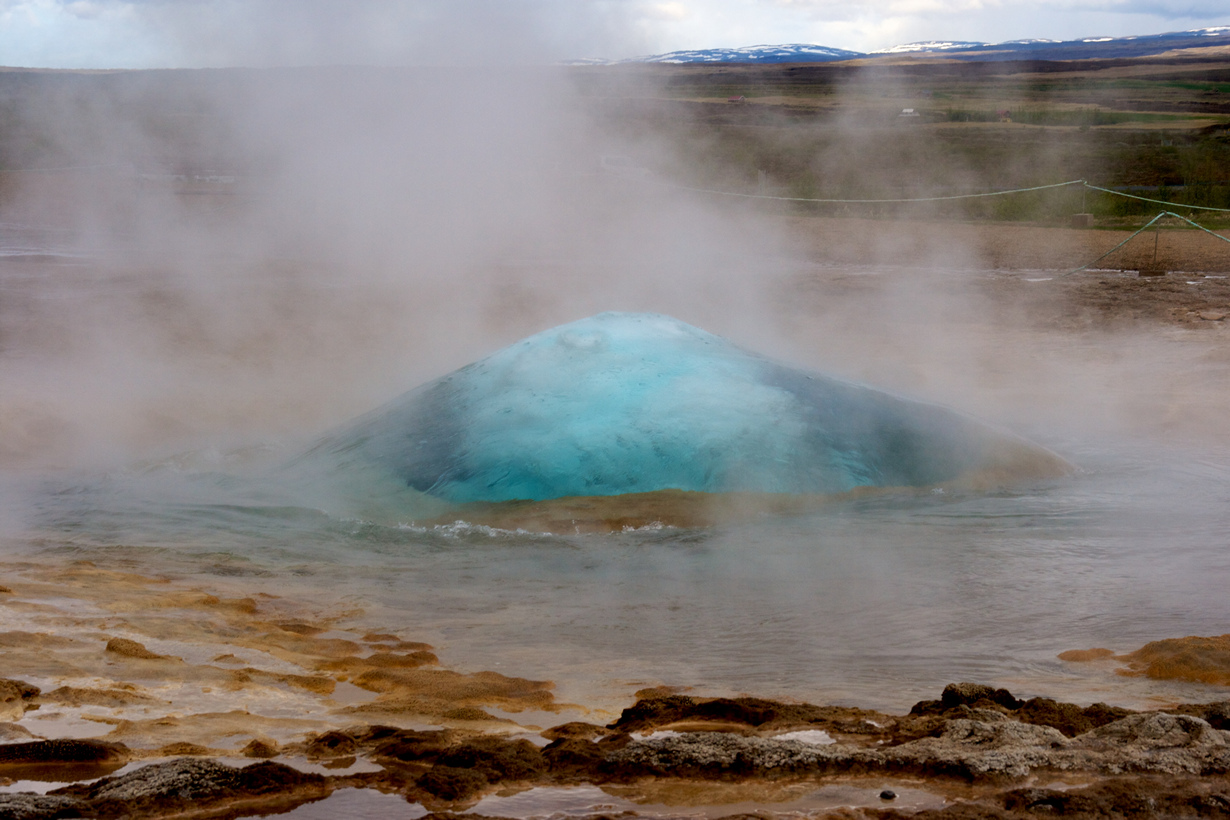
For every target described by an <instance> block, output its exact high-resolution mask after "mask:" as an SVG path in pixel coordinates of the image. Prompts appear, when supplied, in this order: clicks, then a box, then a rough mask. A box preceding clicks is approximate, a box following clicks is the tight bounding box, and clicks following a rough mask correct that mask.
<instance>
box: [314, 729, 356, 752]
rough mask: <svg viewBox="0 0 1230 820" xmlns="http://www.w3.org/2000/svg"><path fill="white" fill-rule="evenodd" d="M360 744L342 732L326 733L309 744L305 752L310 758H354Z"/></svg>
mask: <svg viewBox="0 0 1230 820" xmlns="http://www.w3.org/2000/svg"><path fill="white" fill-rule="evenodd" d="M357 748H358V744H356V743H355V741H354V738H352V737H350V735H348V734H344V733H342V732H336V731H334V732H325V733H324V734H320V735H317V736H316V737H314V738H312V740H311V741H309V742H308V745H307V749H306V750H305V751H306V753H307V756H308V757H314V758H322V757H352V756H354V753H355V751H356V749H357Z"/></svg>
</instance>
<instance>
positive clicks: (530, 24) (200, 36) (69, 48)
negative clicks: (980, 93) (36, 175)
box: [0, 0, 1230, 68]
mask: <svg viewBox="0 0 1230 820" xmlns="http://www.w3.org/2000/svg"><path fill="white" fill-rule="evenodd" d="M1227 24H1230V4H1227V2H1226V0H0V65H7V66H35V67H51V68H159V67H163V68H179V67H201V66H224V65H305V64H322V63H324V64H333V63H380V64H421V63H432V64H439V63H453V62H472V61H484V62H493V63H499V62H508V61H515V62H523V63H524V62H531V63H533V62H550V61H554V60H559V59H567V58H576V57H605V58H622V57H631V56H636V55H640V54H650V53H660V52H664V51H674V50H678V49H688V48H704V47H714V46H744V45H755V44H761V43H817V44H820V45H827V46H835V47H838V48H847V49H852V50H856V51H871V50H875V49H880V48H887V47H889V46H893V45H897V44H900V43H906V42H913V41H917V40H932V39H937V40H938V39H943V40H983V41H991V42H999V41H1003V40H1012V39H1020V38H1027V37H1043V38H1050V39H1057V40H1065V39H1076V38H1082V37H1096V36H1119V35H1125V34H1153V33H1160V32H1165V31H1181V30H1185V29H1191V28H1204V27H1207V26H1214V25H1227Z"/></svg>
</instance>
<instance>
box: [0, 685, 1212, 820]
mask: <svg viewBox="0 0 1230 820" xmlns="http://www.w3.org/2000/svg"><path fill="white" fill-rule="evenodd" d="M4 685H5V686H9V687H17V688H18V689H19V690H21V691H23V692H24V696H25V697H27V698H37V697H38V693H37V692H33V693H31V692H29V688H28V687H22V685H21V684H20V683H19V682H15V681H7V682H5V684H4ZM541 737H542V739H543V740H544V741H545V745H543V744H540V743H535V742H531V741H530V740H528V739H526V738H523V737H522V738H509V737H508V736H507V735H503V734H490V733H482V732H473V731H464V730H456V729H436V730H428V731H422V730H410V729H399V728H396V727H393V726H386V725H380V724H357V725H354V726H352V727H349V728H347V729H344V730H340V731H338V730H333V731H327V732H323V733H314V734H309V735H308V736H307V737H306V738H305V739H304V740H303V741H301V742H299V743H296V744H291V745H287V746H284V747H282V748H274V747H271V746H269V745H267V744H260V743H252V744H249V746H248V747H246V748H245V749H244V750H243V754H244V755H245V756H247V757H250V758H267V757H278V756H280V757H284V758H285V759H286V760H287V761H288V762H289V763H291V765H286V764H284V763H280V762H274V761H269V760H263V761H261V762H254V763H250V764H248V765H242V766H234V765H227V764H225V763H220V762H217V761H215V760H211V759H209V757H208V756H206V755H204V754H200V753H198V754H191V752H192V751H193V750H191V749H185V750H184V751H185V752H188V754H182V755H180V756H177V757H175V758H173V759H170V760H164V761H160V762H156V763H150V764H149V765H145V766H142V767H139V768H135V769H134V770H132V771H128V772H126V773H123V774H119V775H110V776H103V777H101V778H100V779H97V780H93V781H89V782H81V783H75V784H73V785H69V786H64V787H61V788H56V789H52V790H50V791H48V792H47V793H46V794H38V793H34V792H24V793H15V794H13V793H10V794H3V795H0V817H11V818H23V819H26V818H28V819H30V820H33V819H34V818H59V817H134V818H136V817H221V816H225V817H239V816H252V815H267V814H273V813H279V812H284V811H287V810H289V809H291V808H294V807H296V806H299V805H302V804H305V803H309V802H313V801H318V800H321V799H322V798H327V797H329V796H330V795H331V794H333V793H335V792H337V791H338V790H341V789H375V790H379V791H380V792H383V793H387V794H396V795H399V796H402V797H404V799H405V800H407V801H411V802H415V803H419V804H421V805H422V806H424V807H425V809H427V810H430V811H433V812H435V813H437V814H439V815H441V816H448V815H451V814H455V813H457V812H458V811H463V810H465V809H467V808H469V807H471V806H473V805H474V803H475V802H476V800H477V799H478V798H479V797H481V796H483V795H485V794H490V793H493V792H499V793H503V794H507V793H510V792H515V791H519V790H525V789H530V788H534V787H568V786H577V785H580V784H592V785H597V786H599V787H602V788H604V790H605V789H610V790H611V791H612V793H617V794H622V795H623V796H625V797H629V796H630V797H633V798H634V799H635V798H636V797H637V796H638V795H639V797H640V798H641V799H642V800H644V801H646V802H648V803H655V804H656V802H657V801H658V800H661V799H662V795H663V794H666V793H669V792H670V791H672V790H674V791H675V792H677V793H679V794H687V793H690V794H691V795H692V796H693V800H694V801H696V802H700V803H704V802H706V800H705V797H704V795H705V794H706V790H707V789H711V790H712V791H713V792H714V793H717V792H719V791H721V790H722V788H723V787H724V786H728V785H729V784H732V783H736V784H738V785H739V787H741V788H743V789H745V790H747V789H750V788H752V787H753V786H759V787H760V793H761V794H762V795H764V794H766V793H772V792H773V791H774V790H776V791H777V792H779V793H782V794H785V793H786V792H788V791H789V790H790V789H791V788H793V789H795V790H796V791H797V789H798V787H799V786H800V785H801V784H802V785H806V786H810V787H812V788H815V789H820V788H821V787H823V786H825V785H826V784H830V785H831V784H836V783H844V784H861V785H862V786H863V787H864V789H867V788H879V787H880V786H883V788H879V793H878V795H877V797H878V800H877V801H876V803H877V804H876V805H851V806H843V807H839V808H833V809H832V810H829V811H824V810H821V811H815V812H809V814H810V815H811V816H815V817H821V816H825V817H829V816H831V817H846V818H851V817H868V818H870V817H876V818H890V817H900V816H914V817H919V818H923V817H928V818H929V817H937V818H939V817H945V818H947V817H951V818H964V817H1003V818H1009V817H1036V816H1038V815H1040V814H1045V815H1049V816H1073V817H1106V818H1118V817H1155V816H1156V817H1227V816H1230V701H1220V702H1215V703H1208V704H1200V705H1184V706H1181V707H1176V708H1172V709H1168V710H1160V711H1151V712H1133V711H1131V710H1127V709H1123V708H1116V707H1111V706H1106V705H1105V704H1100V703H1099V704H1094V705H1092V706H1089V707H1084V708H1082V707H1079V706H1075V705H1073V704H1068V703H1057V702H1055V701H1053V700H1050V699H1047V698H1032V699H1029V700H1024V701H1022V700H1019V699H1017V698H1015V697H1014V696H1013V695H1012V694H1011V693H1009V692H1008V691H1006V690H1004V689H992V688H991V687H989V686H981V685H978V684H970V683H961V684H951V685H949V686H948V687H946V688H945V689H944V691H943V693H942V694H941V697H940V698H939V699H938V700H934V701H924V702H920V703H918V704H916V705H915V706H914V708H913V709H912V710H911V711H910V712H909V713H908V714H905V715H888V714H883V713H880V712H873V711H867V710H862V709H857V708H849V707H834V706H813V705H811V704H802V703H800V704H789V703H781V702H775V701H768V700H761V699H757V698H751V697H741V698H733V699H730V698H714V699H709V698H698V697H689V696H683V695H678V694H672V693H670V692H667V691H651V692H644V693H642V697H641V698H640V699H639V700H638V701H637V702H636V703H635V705H633V706H631V707H629V708H628V709H625V710H624V712H623V713H622V714H621V715H620V716H619V718H618V719H617V720H615V721H614V722H612V723H610V724H608V725H596V724H591V723H583V722H569V723H565V724H562V725H559V726H555V727H552V728H550V729H547V730H545V731H543V732H542V733H541ZM200 751H204V750H200ZM134 757H135V755H134V754H133V752H132V751H131V750H130V749H128V748H127V747H126V746H124V745H123V744H118V743H109V742H105V741H93V740H76V741H74V740H60V741H55V740H44V741H30V742H24V743H10V744H7V745H4V746H0V772H3V773H4V775H5V776H7V777H9V778H13V777H22V776H23V770H30V769H38V770H39V771H40V772H42V773H43V776H44V777H47V776H48V773H49V772H52V771H54V770H57V769H64V770H72V771H73V772H75V773H77V774H78V775H85V776H88V775H91V774H92V775H94V776H97V775H98V774H100V773H102V772H104V771H105V770H106V769H108V768H111V769H112V770H114V769H116V768H118V767H119V766H122V765H123V764H124V763H126V762H128V761H130V760H132V759H133V758H134ZM356 758H360V759H362V760H365V761H369V762H371V763H373V764H375V765H374V766H373V767H371V768H370V769H369V770H367V771H364V772H363V773H361V774H352V773H343V774H337V775H328V774H319V773H315V772H305V771H302V770H301V769H300V768H298V767H296V766H295V765H294V764H295V763H296V762H299V763H302V761H317V762H320V761H324V762H326V763H327V764H332V765H333V766H335V767H336V766H341V767H343V768H345V767H348V766H353V764H354V762H355V759H356ZM90 767H94V769H95V771H93V772H90V771H88V769H89V768H90ZM872 784H875V786H874V787H873V786H872ZM897 790H902V791H903V792H904V791H906V790H912V791H919V790H921V791H922V792H926V793H929V794H931V795H932V796H933V798H934V800H933V802H932V807H931V808H922V809H918V808H917V807H908V808H898V807H897V806H895V802H896V800H897V797H898V794H897ZM710 802H717V801H710ZM639 813H640V812H628V811H623V812H621V813H620V816H630V815H631V816H635V815H636V814H639ZM645 813H646V814H649V815H651V816H671V815H674V816H686V815H688V814H689V813H690V812H689V810H688V807H687V805H686V803H685V804H683V805H679V803H678V801H676V805H675V807H674V808H669V807H668V806H663V805H650V806H648V807H647V809H646V811H645ZM585 814H586V815H587V816H594V815H601V814H602V812H601V811H597V812H595V811H589V812H585ZM773 815H774V812H773V802H772V800H769V801H765V802H762V803H761V808H760V810H759V811H757V812H756V816H758V817H772V816H773ZM322 816H324V815H322Z"/></svg>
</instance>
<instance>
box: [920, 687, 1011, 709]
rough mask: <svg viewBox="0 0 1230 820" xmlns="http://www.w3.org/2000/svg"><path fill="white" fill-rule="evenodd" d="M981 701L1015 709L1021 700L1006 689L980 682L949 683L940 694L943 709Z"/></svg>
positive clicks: (976, 703)
mask: <svg viewBox="0 0 1230 820" xmlns="http://www.w3.org/2000/svg"><path fill="white" fill-rule="evenodd" d="M982 701H987V702H988V703H989V704H995V705H998V706H1002V707H1004V708H1005V709H1010V710H1011V709H1017V708H1018V707H1020V705H1021V702H1020V701H1019V700H1017V699H1016V698H1014V697H1013V696H1012V693H1011V692H1009V691H1008V690H1007V689H993V688H992V687H990V686H986V685H984V684H981V683H950V684H948V685H947V686H945V687H944V691H943V692H942V693H941V694H940V705H941V706H943V708H945V709H954V708H956V707H958V706H971V707H976V706H979V705H980V704H981V702H982Z"/></svg>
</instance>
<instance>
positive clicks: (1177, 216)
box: [656, 179, 1230, 276]
mask: <svg viewBox="0 0 1230 820" xmlns="http://www.w3.org/2000/svg"><path fill="white" fill-rule="evenodd" d="M656 184H659V185H667V186H669V187H671V188H675V189H678V190H684V191H692V192H694V193H702V194H713V195H717V196H729V197H741V198H747V199H766V200H773V201H777V202H817V203H826V204H850V205H854V204H865V205H874V204H887V203H909V202H942V201H947V200H955V199H978V198H982V197H993V196H1007V195H1009V194H1022V193H1028V192H1031V191H1045V190H1050V189H1055V188H1067V187H1069V186H1073V185H1080V186H1083V187H1084V188H1086V189H1089V190H1091V191H1100V192H1101V193H1104V194H1111V195H1112V196H1121V197H1125V198H1127V199H1135V200H1140V201H1142V202H1152V203H1156V204H1159V205H1171V206H1178V207H1181V208H1185V209H1192V210H1199V211H1216V212H1218V213H1230V208H1213V207H1209V206H1206V205H1180V204H1179V203H1175V202H1167V201H1166V200H1163V199H1150V198H1149V197H1143V196H1136V195H1134V194H1128V193H1124V192H1123V191H1116V190H1114V189H1113V188H1103V187H1101V186H1098V185H1093V184H1090V183H1089V182H1087V181H1086V180H1083V179H1073V180H1069V181H1068V182H1056V183H1053V184H1051V185H1036V186H1033V187H1030V188H1010V189H1007V190H1002V191H987V192H984V193H977V194H957V195H953V196H931V197H913V198H901V199H815V198H810V197H785V196H768V195H765V194H744V193H736V192H732V191H718V190H712V189H708V188H692V187H689V186H686V185H673V184H671V183H663V182H657V183H656ZM1166 217H1173V218H1175V219H1180V220H1182V221H1184V222H1186V223H1187V224H1189V225H1191V226H1192V227H1193V228H1197V229H1198V230H1201V231H1204V232H1205V233H1207V234H1208V235H1210V236H1215V237H1217V238H1218V239H1220V240H1221V241H1222V242H1225V243H1227V244H1230V239H1228V238H1226V237H1224V236H1222V235H1221V234H1219V233H1214V232H1213V231H1211V230H1209V229H1208V228H1206V227H1204V226H1203V225H1201V224H1199V223H1197V222H1195V221H1193V220H1191V219H1189V218H1188V217H1186V216H1183V215H1182V214H1177V213H1175V212H1174V211H1162V212H1161V213H1159V214H1157V215H1156V216H1155V217H1153V218H1152V219H1150V220H1149V221H1148V222H1146V223H1145V224H1144V225H1143V226H1142V227H1141V228H1139V229H1138V230H1137V231H1136V232H1134V233H1133V234H1132V235H1131V236H1129V237H1128V238H1127V239H1124V240H1123V241H1122V242H1120V243H1119V244H1118V245H1116V246H1115V247H1113V248H1111V249H1110V250H1108V251H1107V252H1106V253H1104V254H1102V255H1101V256H1099V257H1098V258H1097V259H1094V260H1093V261H1092V262H1087V263H1086V264H1084V265H1081V266H1080V267H1079V268H1074V269H1073V270H1070V271H1067V272H1066V273H1062V274H1059V275H1060V276H1071V275H1072V274H1074V273H1080V272H1081V271H1083V270H1088V269H1089V268H1091V267H1093V266H1094V265H1096V264H1097V263H1098V262H1101V261H1102V260H1103V259H1105V258H1106V257H1108V256H1110V255H1111V254H1113V253H1114V252H1115V251H1117V250H1119V249H1120V248H1122V247H1123V246H1124V245H1126V244H1128V243H1129V242H1131V241H1132V240H1133V239H1135V238H1136V237H1138V236H1140V235H1141V234H1142V233H1144V232H1145V231H1147V230H1148V229H1149V228H1151V227H1153V226H1154V225H1155V224H1157V222H1158V221H1160V220H1162V219H1164V218H1166Z"/></svg>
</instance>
